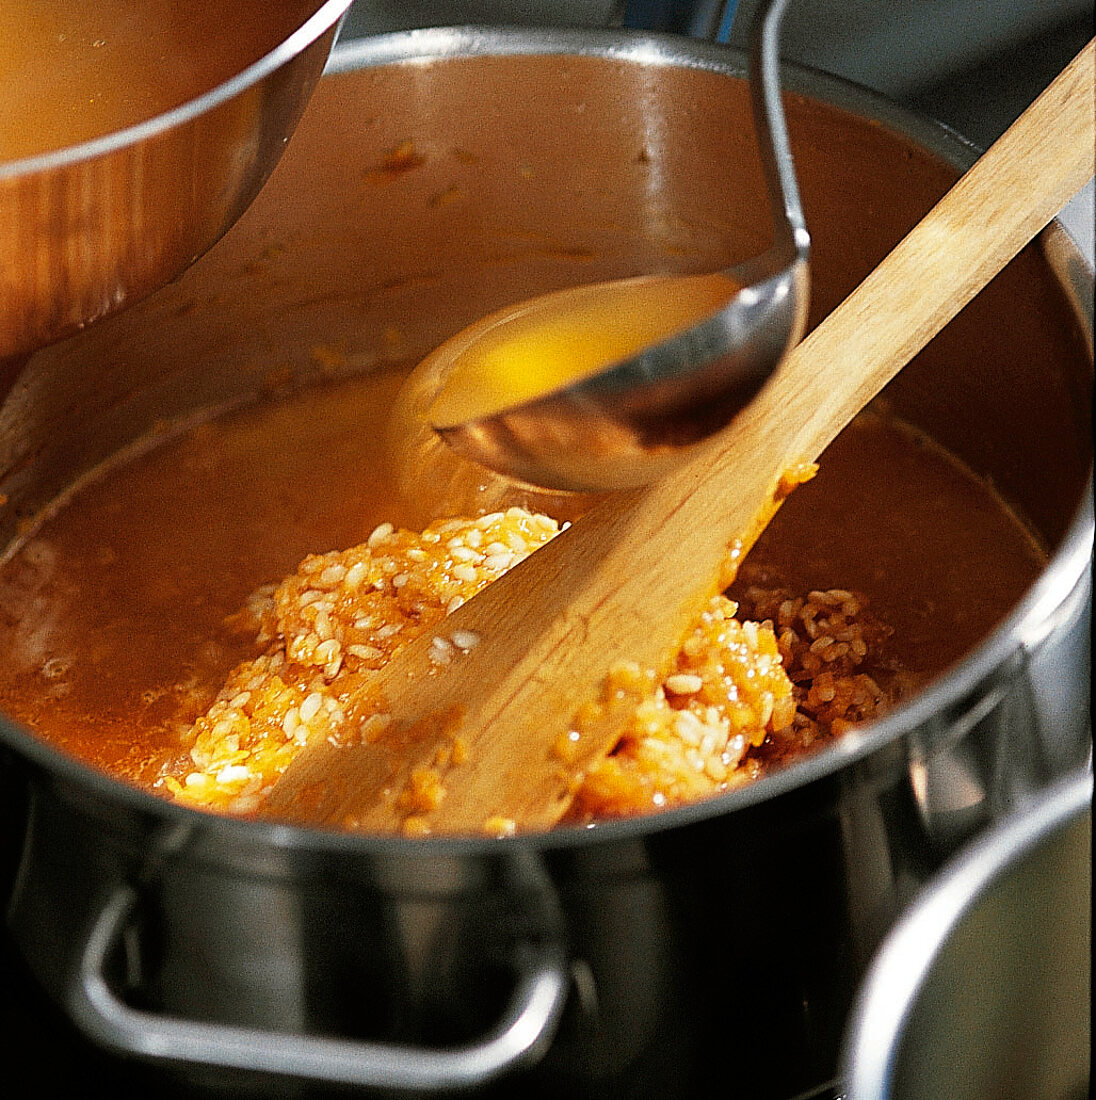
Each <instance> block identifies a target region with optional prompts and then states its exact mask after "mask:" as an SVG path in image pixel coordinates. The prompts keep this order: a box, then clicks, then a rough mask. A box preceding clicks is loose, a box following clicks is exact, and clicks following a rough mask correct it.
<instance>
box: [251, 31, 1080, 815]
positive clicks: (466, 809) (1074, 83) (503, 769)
mask: <svg viewBox="0 0 1096 1100" xmlns="http://www.w3.org/2000/svg"><path fill="white" fill-rule="evenodd" d="M1094 52H1096V50H1094V44H1093V43H1092V42H1090V43H1089V44H1088V45H1087V46H1086V47H1085V49H1084V50H1082V51H1081V53H1080V54H1079V55H1078V56H1077V58H1076V59H1075V60H1074V61H1073V62H1072V63H1071V64H1070V65H1069V66H1068V67H1067V68H1066V70H1065V71H1064V72H1063V73H1062V74H1061V75H1060V76H1059V77H1058V78H1057V79H1056V80H1055V81H1054V83H1053V84H1052V85H1051V86H1050V87H1049V88H1048V89H1047V90H1046V91H1045V92H1044V93H1043V94H1042V95H1041V96H1040V97H1039V99H1038V100H1036V102H1035V103H1034V104H1032V106H1031V107H1029V108H1028V110H1027V111H1025V112H1024V114H1023V115H1022V116H1021V117H1020V119H1018V120H1017V122H1016V123H1014V124H1013V126H1012V127H1011V128H1010V129H1009V131H1008V132H1007V133H1006V134H1005V135H1004V136H1003V137H1002V138H1001V139H1000V140H999V141H998V142H997V143H996V144H995V145H994V146H993V148H992V149H990V150H989V152H987V153H986V154H985V156H983V157H982V158H981V160H979V162H978V163H977V164H976V165H975V166H974V168H972V169H971V170H970V171H969V172H968V173H967V174H966V176H964V177H963V179H961V180H960V181H959V183H958V184H956V186H955V187H954V188H952V190H951V191H949V192H948V194H947V195H946V196H945V197H944V198H943V199H942V200H941V201H940V203H939V204H937V206H936V207H935V208H934V209H933V210H932V211H931V212H930V213H929V214H928V215H927V216H926V217H925V218H924V220H923V221H922V222H921V223H920V224H919V225H918V226H917V227H915V228H914V229H913V230H912V231H911V233H910V234H909V235H908V236H907V237H906V238H905V239H904V240H903V241H902V242H901V243H900V244H899V245H898V246H897V247H896V248H895V250H894V251H893V252H892V253H891V254H890V255H889V256H888V257H887V258H886V259H885V260H884V261H883V263H881V264H880V265H879V267H878V268H877V269H876V270H875V271H874V272H873V273H872V274H871V275H870V276H869V277H868V278H867V279H866V280H865V281H864V283H863V284H861V286H860V287H859V288H858V289H857V290H856V291H855V292H854V293H853V294H852V295H850V297H849V298H848V299H847V300H846V301H845V302H844V303H842V305H841V306H840V307H838V309H836V310H835V311H834V312H833V313H832V314H831V315H830V316H829V317H828V318H827V319H826V320H825V321H824V322H823V323H822V324H820V325H819V326H818V328H816V329H815V331H814V332H813V333H811V334H810V335H809V336H808V337H807V338H806V339H805V340H804V341H803V342H802V343H801V344H800V345H799V347H798V348H796V349H795V350H794V351H793V352H792V353H791V355H789V356H788V358H787V359H786V361H785V362H784V363H783V364H782V366H781V367H780V369H779V371H778V372H777V374H776V375H775V376H774V378H773V379H772V380H771V381H770V383H769V384H768V386H767V387H766V388H765V389H764V390H763V391H762V393H761V394H760V396H759V397H758V398H757V399H756V401H755V402H754V403H753V404H752V405H751V406H750V407H749V408H748V409H747V410H746V411H745V412H744V413H743V414H742V415H741V416H740V417H739V418H738V419H737V420H736V421H735V423H734V424H733V425H732V426H731V427H730V429H729V430H728V431H727V432H726V433H725V434H724V435H723V436H721V437H720V438H719V439H717V440H715V441H714V442H713V443H712V444H711V445H710V446H709V447H708V448H707V449H706V450H704V451H703V452H702V453H700V454H699V455H698V456H697V458H696V459H695V460H694V461H691V462H690V463H689V465H688V466H686V467H683V468H682V469H679V470H676V471H674V472H673V473H671V474H670V475H669V476H667V477H666V478H665V479H664V480H663V481H661V482H659V483H657V484H655V485H652V486H649V487H647V488H646V489H644V490H639V491H634V492H631V493H628V494H623V495H620V496H616V497H612V498H609V499H606V500H604V501H602V502H601V503H600V504H599V505H598V506H597V507H595V508H594V509H593V510H592V511H591V512H589V513H588V514H587V515H586V516H584V517H582V519H580V520H579V521H578V522H577V523H576V524H575V525H574V526H573V527H572V528H571V529H569V530H568V531H565V532H564V533H563V534H561V535H560V536H558V537H557V538H556V539H554V540H553V541H552V542H550V543H548V544H547V545H545V546H543V547H542V548H540V549H539V550H537V551H536V552H535V553H534V554H532V555H531V556H530V557H529V558H528V559H526V560H525V561H524V562H522V563H521V564H520V565H519V566H517V567H516V568H515V569H513V570H512V571H511V572H510V573H508V574H506V575H505V576H503V577H502V578H500V579H499V580H498V581H496V582H495V583H494V584H492V585H491V586H489V587H488V588H486V589H485V590H483V591H482V592H481V593H479V594H478V595H477V596H476V597H474V598H473V599H472V600H470V601H468V603H466V604H465V605H464V606H463V607H461V608H460V609H459V610H458V611H457V612H455V613H454V614H453V615H452V616H450V617H449V618H447V619H446V620H445V623H444V630H445V631H446V632H448V633H450V634H451V633H452V632H454V631H465V632H471V633H473V634H474V635H475V636H476V637H477V638H478V639H479V641H478V644H477V645H476V646H475V647H474V648H472V649H470V650H469V651H468V652H467V653H466V654H464V655H462V656H461V657H459V658H458V659H456V660H455V661H454V662H453V663H452V664H451V665H449V666H447V667H445V668H439V667H438V666H437V665H435V664H434V663H433V662H432V660H431V658H430V652H431V643H432V640H433V639H432V638H430V637H424V638H420V639H419V640H418V641H417V642H416V643H413V644H412V645H410V646H408V647H407V649H405V650H403V651H402V652H401V653H400V654H399V655H398V656H397V657H396V658H395V659H394V660H393V661H392V662H391V663H390V664H389V666H388V667H387V668H386V669H384V670H383V671H382V672H381V673H380V674H379V677H378V680H377V688H378V690H379V691H380V692H381V694H382V695H383V697H384V699H385V701H386V706H387V707H388V709H389V712H390V715H391V719H392V722H391V725H390V727H389V730H388V731H387V732H386V733H385V734H384V736H383V737H382V738H381V740H380V741H378V742H377V743H373V744H361V745H347V746H332V745H326V744H321V745H317V746H308V747H307V748H306V749H305V750H304V751H303V752H302V753H301V754H300V756H299V757H298V758H297V760H295V761H294V762H293V764H292V765H291V766H290V768H289V769H288V770H287V772H286V773H285V775H284V776H283V778H282V779H281V780H280V781H279V782H278V784H277V785H276V786H275V788H274V790H273V791H272V793H271V795H270V797H269V799H268V801H267V804H266V807H265V809H264V813H265V815H267V816H272V817H278V818H282V819H288V820H293V821H298V822H305V823H309V824H322V825H327V826H331V827H337V828H343V827H354V828H361V829H366V830H369V831H376V832H391V831H394V830H397V829H399V828H400V827H401V824H402V822H403V821H404V820H405V818H406V816H407V813H408V805H409V804H413V801H414V800H413V799H412V800H411V801H410V803H409V802H408V800H407V799H406V798H405V799H404V802H403V803H402V804H401V802H400V799H401V796H402V795H404V794H405V792H406V791H407V790H408V787H409V784H410V785H411V786H413V781H414V777H415V775H416V773H417V772H419V773H422V774H430V773H432V774H434V775H435V776H437V777H438V780H439V787H438V790H437V791H435V794H437V793H438V791H440V788H441V787H444V792H445V793H444V797H443V798H441V800H440V802H439V803H438V804H437V807H436V809H433V810H432V811H431V812H429V814H428V820H429V824H430V827H431V828H432V829H433V830H435V831H438V832H443V831H444V832H479V831H481V830H482V829H483V827H484V823H485V822H486V821H488V820H489V819H493V818H494V819H505V820H512V821H514V822H516V823H517V824H518V826H520V827H521V828H523V829H529V828H546V827H549V826H551V825H552V824H554V823H555V822H556V821H557V820H558V819H559V817H560V815H561V814H562V813H563V812H564V811H565V810H566V807H567V805H568V801H569V798H570V794H571V791H572V788H573V785H574V776H575V775H576V774H578V773H579V772H580V771H581V770H582V768H583V767H584V766H586V765H587V764H588V763H589V762H590V761H591V760H593V759H595V758H597V757H598V756H600V755H602V754H604V753H606V752H608V751H609V749H610V748H611V747H612V745H613V744H614V743H615V741H616V739H617V737H618V735H619V730H620V725H621V722H622V721H623V717H624V716H623V715H622V714H621V713H618V711H617V710H616V709H614V708H613V707H608V708H606V710H605V712H604V713H603V714H602V715H601V716H600V717H599V718H598V720H597V721H594V722H591V723H590V725H589V726H588V728H586V729H585V731H584V735H583V738H582V740H581V742H580V745H579V747H578V749H577V751H576V752H575V753H574V755H573V757H571V758H570V759H569V760H568V761H566V763H565V762H564V761H563V760H562V759H561V757H560V755H559V754H558V753H557V751H556V747H557V745H558V742H559V738H560V737H561V735H564V734H566V733H567V731H568V730H569V729H570V728H571V725H572V719H573V716H574V715H575V713H576V711H577V710H578V709H579V708H580V707H581V706H582V705H583V704H584V703H585V702H587V701H589V700H594V699H597V698H598V697H599V694H600V692H601V691H602V690H603V687H604V684H605V678H606V674H607V672H608V670H609V669H610V668H611V667H612V666H613V665H614V663H615V662H617V661H619V660H622V659H627V660H632V661H635V662H638V663H639V664H640V665H644V666H649V667H652V668H656V669H658V668H663V667H665V664H666V662H667V660H668V658H669V657H670V656H672V654H673V652H674V651H675V649H676V647H677V646H678V645H680V642H681V640H682V638H683V637H684V635H685V632H686V630H687V629H688V628H689V626H690V625H691V624H692V622H694V621H695V619H696V617H697V616H698V614H699V613H700V611H701V610H702V609H703V607H704V606H705V604H706V602H707V600H708V599H709V598H710V597H711V595H713V594H714V593H715V592H716V591H718V590H719V588H720V587H721V586H722V584H723V583H724V581H725V580H726V579H727V574H726V564H727V548H728V546H730V545H732V544H733V542H734V540H735V539H741V540H742V541H741V543H740V552H744V551H745V549H746V548H748V546H749V545H750V544H752V540H753V538H754V537H756V534H757V533H759V531H760V529H761V527H762V526H763V525H764V524H765V523H767V522H768V520H769V519H770V518H771V516H772V514H773V513H774V512H775V510H776V508H777V507H778V506H779V500H780V498H781V494H782V490H781V478H782V476H783V474H784V473H785V471H787V470H788V469H789V468H791V467H794V466H795V465H796V464H797V463H800V462H802V461H809V460H813V459H814V458H816V457H817V456H818V455H819V454H820V453H821V452H822V451H823V450H824V448H825V447H826V446H827V445H828V444H829V443H830V442H831V441H832V440H833V438H834V437H835V436H836V435H837V434H838V432H839V431H840V430H841V429H842V428H843V427H844V426H845V425H846V424H848V423H849V421H851V420H852V418H853V417H854V416H855V415H856V413H857V412H858V411H859V410H860V409H862V408H863V407H864V406H865V405H866V404H867V403H868V401H870V400H871V399H872V398H873V397H874V396H875V395H876V394H877V393H878V392H879V391H880V390H881V389H882V388H883V386H884V385H886V383H887V382H888V381H890V379H891V378H893V377H894V375H895V374H896V373H897V372H898V371H899V370H900V369H901V368H902V367H903V366H904V365H905V364H906V363H907V362H908V361H909V360H910V359H911V358H912V357H913V356H914V355H915V354H916V353H917V352H918V351H919V350H920V349H921V348H922V347H924V345H925V344H926V343H928V341H929V340H930V339H931V338H932V337H933V336H934V335H935V334H936V333H937V332H938V331H939V330H940V329H942V328H943V327H944V325H945V324H947V322H948V321H949V320H951V318H952V317H954V316H955V314H956V313H958V312H959V310H960V309H961V308H962V307H963V306H964V305H965V304H966V303H967V302H968V301H970V299H971V298H973V297H974V295H975V294H977V292H978V291H979V290H980V289H981V288H982V287H983V286H985V285H986V283H987V282H989V280H990V279H991V278H992V277H993V276H994V275H995V274H996V273H997V272H998V271H1000V270H1001V269H1002V268H1003V267H1004V266H1005V264H1006V263H1007V262H1008V261H1009V260H1010V259H1011V258H1012V257H1013V256H1014V255H1015V254H1016V253H1017V252H1018V251H1019V250H1020V249H1021V248H1022V247H1023V246H1024V245H1025V244H1026V243H1027V242H1028V241H1030V240H1031V239H1032V238H1033V237H1034V236H1035V234H1036V233H1038V232H1039V230H1040V229H1042V228H1043V226H1045V225H1046V224H1047V223H1048V222H1049V221H1050V220H1051V218H1053V217H1054V215H1055V214H1056V213H1057V212H1058V211H1059V210H1060V209H1061V208H1062V206H1063V205H1064V204H1065V203H1066V202H1067V201H1068V200H1069V199H1070V198H1071V197H1072V196H1073V195H1074V194H1076V192H1077V191H1078V190H1079V189H1080V188H1081V187H1082V186H1083V184H1084V183H1085V182H1086V181H1087V180H1088V179H1089V177H1090V176H1091V175H1092V172H1093V160H1094V152H1093V150H1094V143H1096V138H1094V127H1093V110H1092V89H1093V56H1094ZM454 761H458V762H454ZM412 793H413V792H412ZM422 793H424V795H429V792H428V791H426V792H422Z"/></svg>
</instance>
